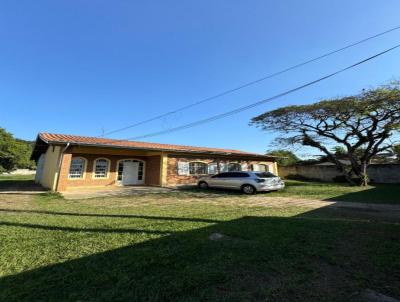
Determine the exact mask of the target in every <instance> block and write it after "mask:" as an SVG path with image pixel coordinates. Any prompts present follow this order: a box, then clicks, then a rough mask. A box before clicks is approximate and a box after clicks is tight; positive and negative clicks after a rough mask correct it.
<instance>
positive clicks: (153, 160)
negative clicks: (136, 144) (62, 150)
mask: <svg viewBox="0 0 400 302" xmlns="http://www.w3.org/2000/svg"><path fill="white" fill-rule="evenodd" d="M72 157H83V158H85V159H86V167H85V173H84V177H83V178H78V179H69V178H68V173H69V168H70V165H71V159H72ZM97 158H106V159H109V160H110V170H109V173H108V177H107V178H94V177H93V174H94V161H95V160H96V159H97ZM128 158H130V157H129V156H119V155H100V154H96V155H92V154H80V153H74V154H71V153H66V154H64V156H63V161H62V165H61V173H60V178H59V182H58V188H57V191H61V192H62V191H65V190H67V189H68V188H69V187H85V186H114V185H117V168H118V167H117V164H118V161H119V160H122V159H128ZM132 158H134V159H139V160H143V161H144V162H145V174H144V177H145V184H146V185H159V182H160V176H159V175H160V157H159V156H149V157H146V156H134V157H133V156H132Z"/></svg>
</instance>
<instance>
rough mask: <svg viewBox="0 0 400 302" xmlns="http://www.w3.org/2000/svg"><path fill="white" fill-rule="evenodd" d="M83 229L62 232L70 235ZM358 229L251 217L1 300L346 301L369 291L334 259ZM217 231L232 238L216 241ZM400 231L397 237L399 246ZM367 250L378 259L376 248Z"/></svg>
mask: <svg viewBox="0 0 400 302" xmlns="http://www.w3.org/2000/svg"><path fill="white" fill-rule="evenodd" d="M20 226H24V227H29V228H39V229H41V228H42V227H43V226H41V225H40V226H37V225H32V224H31V225H29V226H28V225H26V224H23V223H20ZM386 227H388V226H386ZM46 229H47V230H49V231H53V230H54V231H59V230H60V228H58V227H53V226H48V227H46ZM77 230H78V229H75V228H63V229H62V231H64V232H66V234H68V233H69V232H71V231H72V232H75V231H77ZM82 230H83V231H88V229H82ZM89 231H91V230H89ZM93 231H95V230H93ZM101 231H102V232H104V230H101ZM122 231H123V232H125V230H122ZM131 231H132V232H136V231H143V230H131ZM351 231H353V228H352V227H351V226H350V225H349V224H347V223H343V222H340V221H334V222H321V221H317V220H313V219H303V218H297V219H294V218H277V217H251V216H248V217H243V218H240V219H235V220H231V221H225V222H219V223H218V224H215V225H212V226H207V227H203V228H199V229H194V230H190V231H181V232H175V233H172V234H170V233H169V234H164V233H165V232H163V231H161V232H158V231H154V232H155V234H163V235H165V236H164V237H161V238H158V239H153V240H148V241H146V242H142V243H138V244H133V245H128V246H125V247H121V248H117V249H113V250H109V251H106V252H102V253H97V254H92V255H89V256H85V257H82V258H79V259H71V260H68V261H65V262H62V263H57V264H53V265H49V266H45V267H39V268H37V269H33V270H30V271H25V272H22V273H18V274H15V275H10V276H5V277H2V278H1V279H0V300H1V301H60V302H63V301H264V300H265V298H266V297H269V298H270V300H272V301H288V300H289V301H294V300H304V301H305V300H307V301H321V300H322V299H324V300H326V301H329V300H335V299H336V300H340V301H343V300H346V297H348V296H350V295H351V293H352V292H354V290H355V289H357V286H364V285H365V284H363V281H360V280H353V277H352V272H348V271H346V270H344V269H343V266H345V265H346V263H340V265H337V264H335V260H334V259H336V258H337V257H343V255H342V254H341V251H338V250H337V249H332V247H334V246H337V245H339V244H341V240H342V239H343V234H345V233H347V232H351ZM157 232H158V233H157ZM214 233H222V234H225V235H226V236H224V237H222V238H221V239H220V240H210V239H209V236H210V234H214ZM388 233H391V232H389V231H388ZM399 233H400V232H398V233H396V234H391V236H393V237H396V240H398V239H400V236H399ZM385 234H386V233H385ZM368 238H369V237H368ZM381 239H382V238H377V239H376V242H374V241H371V240H370V241H368V243H369V246H370V247H372V248H373V247H375V246H377V245H378V244H380V240H381ZM349 245H350V246H351V245H352V242H349ZM358 248H360V246H358ZM383 248H385V247H383ZM387 248H388V249H389V247H387ZM354 251H357V249H356V248H354ZM362 252H363V253H364V254H366V255H367V256H370V255H369V254H368V253H369V252H370V251H369V250H368V251H366V250H364V249H363V250H362ZM392 252H393V251H392ZM357 256H358V255H353V254H352V255H348V258H347V260H346V261H347V262H349V261H350V263H351V269H353V270H354V269H355V267H357V269H363V268H367V267H369V266H370V265H368V266H367V263H368V262H373V261H375V259H374V257H373V256H374V255H371V257H367V258H366V259H364V258H362V259H361V260H360V259H358V258H357ZM353 259H354V260H355V259H358V260H357V261H358V262H355V263H353V262H351V261H353ZM396 269H397V267H396ZM356 273H359V271H358V270H357V271H356ZM373 273H374V274H375V276H376V278H375V277H372V279H369V280H368V282H369V283H373V284H374V282H375V279H376V280H382V279H381V278H382V273H381V271H374V272H373ZM385 273H387V271H385ZM368 277H369V275H368ZM374 278H375V279H374ZM384 282H385V284H389V283H388V282H392V283H390V284H392V285H393V287H394V288H400V281H399V280H398V279H396V278H395V276H393V277H390V274H389V276H387V277H386V278H385V280H384ZM360 284H361V285H360ZM369 285H370V284H369ZM375 285H376V287H377V288H379V286H381V284H380V283H378V284H375ZM395 294H398V295H400V292H399V291H398V290H397V291H396V290H395Z"/></svg>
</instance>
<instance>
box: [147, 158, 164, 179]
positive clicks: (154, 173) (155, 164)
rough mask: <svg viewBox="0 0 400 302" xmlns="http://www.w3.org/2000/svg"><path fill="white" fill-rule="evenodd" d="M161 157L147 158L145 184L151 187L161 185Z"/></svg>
mask: <svg viewBox="0 0 400 302" xmlns="http://www.w3.org/2000/svg"><path fill="white" fill-rule="evenodd" d="M160 163H161V156H159V155H157V156H149V157H147V158H146V172H145V183H146V185H149V186H159V185H160Z"/></svg>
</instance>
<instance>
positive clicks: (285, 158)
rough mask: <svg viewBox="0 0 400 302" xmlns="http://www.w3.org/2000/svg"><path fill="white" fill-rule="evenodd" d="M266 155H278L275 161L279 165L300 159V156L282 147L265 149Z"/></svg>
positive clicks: (291, 163)
mask: <svg viewBox="0 0 400 302" xmlns="http://www.w3.org/2000/svg"><path fill="white" fill-rule="evenodd" d="M267 155H271V156H278V157H279V158H278V159H277V162H278V165H280V166H290V165H294V164H296V163H297V162H299V161H300V158H298V157H297V156H296V154H294V153H293V152H292V151H289V150H284V149H278V150H270V151H267Z"/></svg>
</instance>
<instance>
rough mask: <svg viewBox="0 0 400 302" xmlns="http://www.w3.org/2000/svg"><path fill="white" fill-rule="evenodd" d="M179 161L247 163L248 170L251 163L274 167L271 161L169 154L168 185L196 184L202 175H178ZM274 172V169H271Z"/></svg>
mask: <svg viewBox="0 0 400 302" xmlns="http://www.w3.org/2000/svg"><path fill="white" fill-rule="evenodd" d="M179 161H186V162H196V161H197V162H204V163H207V164H209V163H213V162H218V161H219V162H224V163H226V164H228V163H239V164H244V163H246V164H247V167H248V171H250V167H251V166H250V165H252V164H266V165H269V166H270V167H271V169H274V163H273V162H265V161H253V160H242V159H234V158H232V159H229V158H228V159H226V158H225V159H221V158H214V157H208V158H204V157H201V158H196V157H193V156H186V157H185V156H169V157H168V161H167V162H168V164H167V185H168V186H176V185H183V184H196V183H197V180H198V178H199V177H201V176H202V175H178V162H179ZM271 172H275V173H276V171H271Z"/></svg>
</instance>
